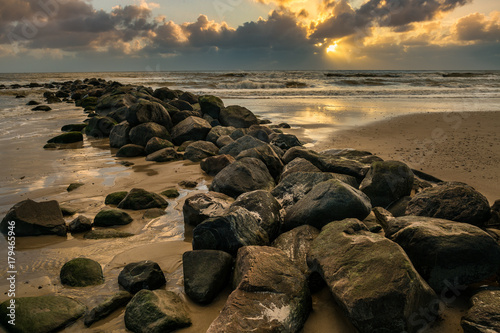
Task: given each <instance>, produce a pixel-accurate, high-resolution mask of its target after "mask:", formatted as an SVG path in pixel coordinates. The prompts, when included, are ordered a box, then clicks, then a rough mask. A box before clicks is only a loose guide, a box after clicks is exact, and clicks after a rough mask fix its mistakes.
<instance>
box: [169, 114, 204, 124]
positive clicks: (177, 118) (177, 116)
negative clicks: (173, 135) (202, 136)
mask: <svg viewBox="0 0 500 333" xmlns="http://www.w3.org/2000/svg"><path fill="white" fill-rule="evenodd" d="M189 117H196V118H202V117H201V113H200V112H199V111H179V112H176V113H175V115H173V117H172V122H173V123H174V125H177V124H178V123H180V122H181V121H183V120H185V119H187V118H189ZM205 120H206V119H205ZM207 121H208V120H207ZM208 122H209V123H210V121H208Z"/></svg>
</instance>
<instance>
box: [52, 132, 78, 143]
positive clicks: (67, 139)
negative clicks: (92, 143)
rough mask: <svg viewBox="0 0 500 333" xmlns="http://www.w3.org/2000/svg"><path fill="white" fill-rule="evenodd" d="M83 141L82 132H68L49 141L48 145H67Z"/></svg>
mask: <svg viewBox="0 0 500 333" xmlns="http://www.w3.org/2000/svg"><path fill="white" fill-rule="evenodd" d="M81 141H83V135H82V132H67V133H63V134H59V135H58V136H56V137H53V138H52V139H50V140H48V141H47V143H57V144H67V143H76V142H81Z"/></svg>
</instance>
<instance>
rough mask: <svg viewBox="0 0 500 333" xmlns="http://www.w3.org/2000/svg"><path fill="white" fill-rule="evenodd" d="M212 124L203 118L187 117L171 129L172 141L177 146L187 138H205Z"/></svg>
mask: <svg viewBox="0 0 500 333" xmlns="http://www.w3.org/2000/svg"><path fill="white" fill-rule="evenodd" d="M211 129H212V126H210V124H209V123H208V121H206V120H205V119H202V118H198V117H192V116H191V117H188V118H186V119H184V120H183V121H181V122H180V123H178V124H177V125H175V126H174V128H173V129H172V142H173V143H174V144H175V145H177V146H179V145H181V144H182V143H183V142H185V141H188V140H195V141H197V140H205V138H206V137H207V134H208V132H210V130H211Z"/></svg>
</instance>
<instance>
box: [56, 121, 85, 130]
mask: <svg viewBox="0 0 500 333" xmlns="http://www.w3.org/2000/svg"><path fill="white" fill-rule="evenodd" d="M85 127H87V124H85V123H81V124H68V125H64V126H63V127H61V131H63V132H81V131H83V129H84V128H85Z"/></svg>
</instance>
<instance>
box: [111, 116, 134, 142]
mask: <svg viewBox="0 0 500 333" xmlns="http://www.w3.org/2000/svg"><path fill="white" fill-rule="evenodd" d="M129 132H130V124H129V123H128V122H126V121H122V122H121V123H119V124H118V125H116V126H114V127H113V129H111V132H110V133H109V146H110V147H111V148H121V147H123V146H125V145H126V144H129V143H131V141H130V137H129Z"/></svg>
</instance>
